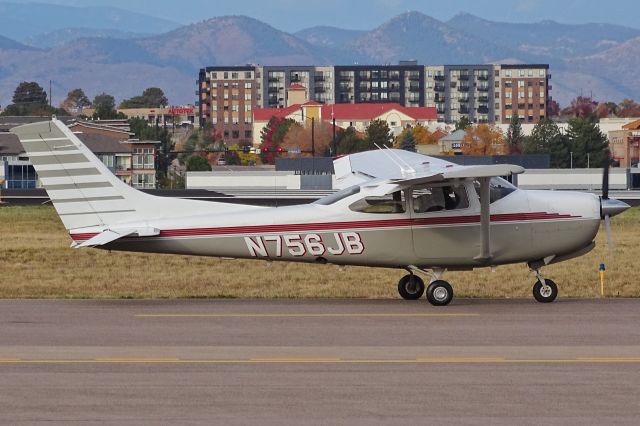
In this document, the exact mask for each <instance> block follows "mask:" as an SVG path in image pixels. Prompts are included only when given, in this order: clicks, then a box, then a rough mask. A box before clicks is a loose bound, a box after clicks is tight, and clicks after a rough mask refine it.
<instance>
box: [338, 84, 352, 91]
mask: <svg viewBox="0 0 640 426" xmlns="http://www.w3.org/2000/svg"><path fill="white" fill-rule="evenodd" d="M338 89H339V90H340V91H341V92H350V91H352V90H353V86H352V85H350V84H341V85H340V86H338Z"/></svg>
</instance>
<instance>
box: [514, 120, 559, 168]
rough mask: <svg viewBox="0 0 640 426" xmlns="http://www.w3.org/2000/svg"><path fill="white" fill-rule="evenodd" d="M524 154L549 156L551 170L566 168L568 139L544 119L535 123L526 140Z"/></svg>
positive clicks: (550, 122)
mask: <svg viewBox="0 0 640 426" xmlns="http://www.w3.org/2000/svg"><path fill="white" fill-rule="evenodd" d="M524 153H525V154H549V156H550V160H551V167H552V168H558V169H559V168H568V167H569V162H570V158H569V157H570V154H569V144H568V139H567V137H566V136H564V135H563V134H562V133H560V129H559V128H558V125H557V124H556V123H554V122H553V121H552V120H550V119H548V118H545V119H543V120H540V122H539V123H537V124H536V125H535V126H534V127H533V130H532V131H531V136H529V137H528V138H526V141H525V144H524Z"/></svg>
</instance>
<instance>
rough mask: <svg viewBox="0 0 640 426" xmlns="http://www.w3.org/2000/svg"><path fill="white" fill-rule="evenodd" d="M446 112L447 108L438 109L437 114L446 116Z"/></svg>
mask: <svg viewBox="0 0 640 426" xmlns="http://www.w3.org/2000/svg"><path fill="white" fill-rule="evenodd" d="M445 111H446V109H445V108H436V112H437V113H438V114H444V113H445Z"/></svg>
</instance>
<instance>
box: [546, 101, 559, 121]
mask: <svg viewBox="0 0 640 426" xmlns="http://www.w3.org/2000/svg"><path fill="white" fill-rule="evenodd" d="M547 108H548V110H549V117H557V116H559V115H560V104H559V103H558V102H556V101H554V100H553V99H552V100H550V101H548V105H547Z"/></svg>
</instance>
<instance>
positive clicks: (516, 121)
mask: <svg viewBox="0 0 640 426" xmlns="http://www.w3.org/2000/svg"><path fill="white" fill-rule="evenodd" d="M506 139H507V140H506V142H507V152H508V153H509V154H511V155H517V154H521V153H522V145H523V144H524V139H525V138H524V134H523V133H522V125H521V124H520V118H519V117H518V114H517V113H514V114H513V115H512V116H511V120H510V121H509V129H508V130H507V138H506Z"/></svg>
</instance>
